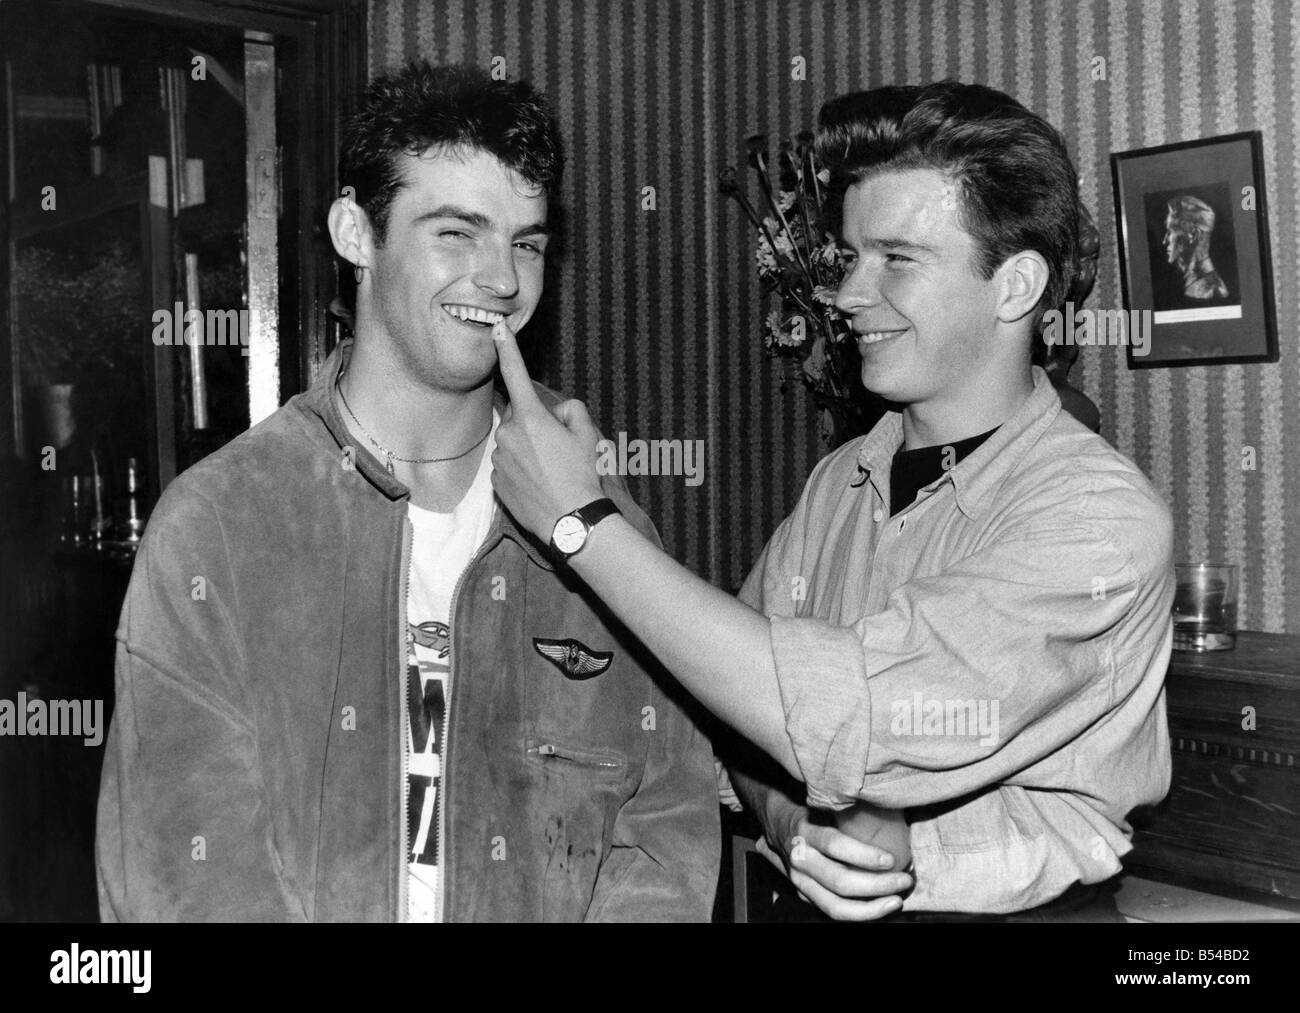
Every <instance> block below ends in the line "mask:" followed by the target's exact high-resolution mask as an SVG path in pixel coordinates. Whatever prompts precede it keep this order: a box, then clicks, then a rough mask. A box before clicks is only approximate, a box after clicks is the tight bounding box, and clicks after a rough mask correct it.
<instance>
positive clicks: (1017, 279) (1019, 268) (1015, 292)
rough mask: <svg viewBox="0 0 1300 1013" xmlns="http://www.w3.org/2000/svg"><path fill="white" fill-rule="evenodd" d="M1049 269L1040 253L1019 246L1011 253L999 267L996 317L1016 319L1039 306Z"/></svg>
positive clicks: (1005, 321) (1012, 321) (1008, 319)
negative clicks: (1018, 251) (1018, 249)
mask: <svg viewBox="0 0 1300 1013" xmlns="http://www.w3.org/2000/svg"><path fill="white" fill-rule="evenodd" d="M1049 274H1050V272H1049V271H1048V268H1047V261H1046V260H1045V259H1044V258H1043V255H1042V254H1041V253H1037V252H1035V251H1034V250H1022V251H1021V252H1020V253H1016V254H1012V255H1011V256H1010V257H1008V258H1007V259H1006V260H1005V261H1003V263H1002V266H1001V267H1000V268H998V286H999V296H998V307H997V310H998V314H997V315H998V319H999V320H1001V321H1002V322H1003V323H1005V324H1010V323H1015V322H1016V321H1017V320H1020V319H1022V318H1023V317H1025V316H1027V315H1028V314H1030V313H1032V312H1033V311H1034V310H1035V309H1036V308H1037V306H1038V301H1039V300H1040V299H1041V298H1042V297H1043V292H1044V290H1045V289H1046V288H1047V279H1048V276H1049Z"/></svg>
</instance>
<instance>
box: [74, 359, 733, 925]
mask: <svg viewBox="0 0 1300 1013" xmlns="http://www.w3.org/2000/svg"><path fill="white" fill-rule="evenodd" d="M350 351H351V344H350V342H345V343H344V344H343V345H341V346H340V347H339V348H338V349H337V350H336V351H335V352H334V354H333V355H331V357H330V358H329V360H327V362H326V363H325V366H324V368H323V370H322V372H321V374H320V380H319V381H318V382H317V383H316V384H315V385H313V387H312V388H311V389H310V390H308V391H306V392H304V393H303V394H300V395H298V396H296V397H294V398H293V399H292V400H291V401H289V403H288V404H286V405H285V406H284V407H282V408H281V409H280V410H279V411H277V412H276V413H275V414H274V415H272V416H271V417H270V418H268V419H267V420H265V421H264V422H262V423H260V424H259V425H257V426H255V427H254V428H253V429H251V430H249V431H248V432H247V433H245V434H243V435H242V436H240V437H239V438H237V439H236V440H234V441H232V442H231V443H230V444H228V445H227V446H226V447H224V448H223V449H221V450H220V451H218V452H216V453H214V454H212V455H211V456H210V457H208V458H206V459H205V460H203V461H201V462H200V463H199V464H197V465H196V466H194V467H193V468H191V469H189V470H188V471H187V472H185V473H184V474H183V475H181V476H180V477H179V478H178V479H177V480H176V481H174V482H173V483H172V484H171V485H170V486H169V487H168V489H167V490H166V492H165V494H164V495H163V497H162V499H161V500H160V502H159V503H158V506H157V508H156V510H155V512H154V514H153V516H152V518H151V519H150V522H149V525H148V529H147V531H146V533H145V536H144V540H143V543H142V545H141V546H140V550H139V554H138V557H137V559H136V562H135V568H134V571H133V573H132V577H131V582H130V588H129V590H128V593H127V598H126V602H125V605H124V607H123V610H122V616H121V621H120V623H119V626H118V630H117V641H118V642H117V649H116V651H117V653H116V710H115V714H114V717H113V721H112V726H111V729H110V731H109V735H108V740H107V746H106V749H107V752H106V757H105V763H104V770H103V775H102V781H101V787H100V797H99V809H98V830H97V835H96V843H95V848H96V867H97V876H98V884H99V897H100V909H101V914H102V917H103V918H104V919H105V920H106V921H127V920H130V921H200V920H202V921H208V920H223V921H401V920H404V919H405V911H406V884H407V876H408V866H407V863H406V861H405V853H406V852H405V849H406V845H405V836H406V830H405V828H406V826H407V814H406V812H405V805H406V803H405V798H404V792H403V780H402V779H403V760H404V755H405V754H404V750H405V741H406V740H405V727H404V726H405V721H406V710H405V708H406V706H407V704H406V700H405V696H404V692H403V691H404V687H405V685H406V683H405V664H406V623H405V599H404V588H405V581H406V572H407V567H408V565H409V551H410V544H411V534H410V526H409V521H408V520H407V502H408V497H409V491H408V490H407V489H406V487H405V486H403V485H402V484H401V483H399V482H398V481H397V480H396V479H395V478H394V477H393V476H391V475H389V474H388V473H387V471H386V470H385V468H384V467H383V465H381V464H380V462H379V461H378V460H376V459H375V458H374V457H373V456H371V455H370V454H369V453H368V452H367V451H366V449H365V448H364V447H360V446H357V447H352V446H351V441H350V439H349V437H348V434H347V430H346V428H345V426H344V424H343V421H342V419H341V417H340V415H339V413H338V410H337V408H336V406H335V401H334V398H333V397H332V385H333V381H334V378H335V376H336V375H337V373H338V371H339V369H340V368H341V366H343V365H345V364H346V359H347V356H348V355H349V354H350ZM540 390H541V391H542V392H543V396H544V397H545V398H546V399H547V400H548V401H550V402H554V401H555V400H556V395H554V394H553V393H551V392H550V391H545V389H544V388H540ZM498 399H499V403H500V404H503V403H504V402H501V401H500V395H498ZM605 483H606V491H607V493H608V495H610V497H611V498H613V499H614V500H615V502H616V503H617V504H618V505H619V507H620V508H621V510H622V511H623V513H624V514H625V515H626V516H628V518H629V519H630V520H631V521H632V523H634V524H635V525H637V526H638V527H639V528H640V529H641V530H642V531H643V532H645V533H646V534H647V535H649V536H650V537H652V538H653V537H655V534H654V529H653V527H652V526H651V524H650V523H649V521H648V519H647V518H646V516H645V515H644V514H643V513H642V512H641V511H640V510H639V509H638V508H637V506H636V504H635V503H634V502H633V501H632V500H631V498H630V496H629V495H628V494H627V492H626V489H625V488H624V487H623V485H622V483H621V482H620V481H619V480H618V479H616V478H606V479H605ZM452 610H453V612H452V636H453V640H452V649H451V665H452V672H451V676H450V677H451V679H452V687H451V692H450V707H451V712H450V722H449V724H450V734H449V736H448V740H447V744H446V750H447V752H446V754H445V756H444V765H445V766H444V771H443V786H444V787H443V790H444V797H443V812H444V819H445V828H444V832H445V838H444V840H445V846H446V851H445V854H444V857H443V861H444V862H445V863H446V872H445V875H444V879H443V882H444V889H445V895H444V897H443V911H444V914H445V918H446V920H448V921H581V920H589V921H594V920H672V921H705V920H707V919H708V918H709V915H710V911H711V909H712V904H713V895H714V889H715V886H716V882H717V875H718V861H719V850H720V834H719V826H718V807H717V795H716V783H715V779H714V767H713V760H712V751H711V748H710V745H709V742H708V740H707V738H706V737H705V736H704V734H703V733H702V732H701V731H700V729H699V727H698V726H697V724H696V723H695V721H694V719H693V718H692V717H691V716H690V710H691V708H690V705H689V704H688V703H686V702H685V701H684V694H682V692H681V691H680V689H679V688H678V687H677V686H676V685H675V684H674V683H673V682H672V680H671V678H670V677H669V676H668V675H667V674H666V673H665V672H664V671H663V670H662V669H661V668H660V667H658V665H657V663H656V662H654V661H653V659H652V658H651V657H650V656H649V655H648V654H647V653H646V652H645V650H644V648H642V647H641V646H640V645H639V644H638V643H637V642H636V641H635V640H634V638H633V637H632V636H631V634H630V633H628V632H627V631H626V630H625V629H624V628H623V627H621V626H620V625H619V624H618V623H617V621H616V620H615V619H614V618H613V617H612V616H611V615H610V614H609V613H608V612H607V611H606V610H605V609H604V608H603V606H601V605H600V603H599V602H598V600H597V599H595V598H594V597H593V596H592V595H591V593H590V591H589V590H587V588H586V587H585V585H583V584H582V583H581V582H580V581H578V580H577V579H576V578H575V577H573V575H572V574H571V573H569V572H567V570H565V569H563V568H562V567H561V568H560V569H557V568H556V566H555V565H554V564H553V563H552V561H551V558H550V556H549V553H548V552H547V550H546V549H545V548H544V547H543V546H542V545H541V544H540V543H538V542H537V541H536V540H535V539H533V538H532V537H531V536H530V535H528V534H527V533H525V532H523V531H522V530H520V529H519V528H518V527H517V526H516V525H515V524H514V523H513V521H512V519H511V518H510V516H509V514H508V513H507V512H506V511H505V510H504V508H502V507H501V506H500V504H498V509H497V511H496V519H495V521H494V523H493V527H492V529H491V532H490V534H489V535H488V537H487V539H486V541H485V542H484V543H483V544H482V545H481V546H480V548H479V550H478V552H477V553H476V555H475V556H474V558H473V560H472V561H471V562H470V564H469V566H468V568H467V569H466V571H465V572H464V574H463V575H462V576H461V579H460V583H459V585H458V588H457V593H456V596H455V598H454V600H453V604H452ZM538 640H551V641H555V640H559V641H573V642H576V643H577V644H579V645H581V646H582V647H583V648H585V649H586V650H587V651H588V652H590V653H592V654H603V653H604V652H610V653H612V655H613V660H612V663H611V664H610V665H609V667H608V668H607V669H605V670H604V671H603V672H601V673H600V674H598V675H596V676H594V677H583V678H576V677H574V676H573V675H571V674H569V673H568V672H567V671H566V670H565V668H564V666H562V665H560V664H557V663H556V662H554V661H552V660H551V659H550V658H549V657H547V656H546V655H544V654H543V653H542V652H541V651H539V650H538V649H537V648H536V642H537V641H538Z"/></svg>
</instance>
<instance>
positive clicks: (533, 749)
mask: <svg viewBox="0 0 1300 1013" xmlns="http://www.w3.org/2000/svg"><path fill="white" fill-rule="evenodd" d="M528 751H529V752H530V753H535V754H537V755H538V756H554V757H555V758H556V759H557V760H565V761H566V762H568V763H576V764H579V765H581V766H583V767H604V768H607V769H611V770H612V769H614V768H615V767H618V766H619V763H618V761H616V760H597V759H594V758H592V757H590V756H586V755H582V754H579V753H575V752H573V751H572V750H569V749H565V748H564V747H563V746H557V745H555V744H554V743H550V742H547V743H543V744H542V745H540V746H529V747H528Z"/></svg>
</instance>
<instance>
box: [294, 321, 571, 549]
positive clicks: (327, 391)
mask: <svg viewBox="0 0 1300 1013" xmlns="http://www.w3.org/2000/svg"><path fill="white" fill-rule="evenodd" d="M354 340H355V339H354V338H345V339H344V340H343V341H340V342H339V343H338V345H337V346H336V347H335V349H334V351H332V352H331V353H330V354H329V356H328V357H326V359H325V362H324V363H323V364H322V365H321V368H320V372H319V373H318V374H317V376H316V380H315V382H314V383H313V384H312V385H311V387H310V388H308V389H307V390H306V391H304V392H303V393H302V394H300V395H299V396H298V397H297V398H295V399H294V400H295V402H296V403H297V407H298V409H299V410H300V411H302V412H304V413H305V414H307V415H310V416H315V417H316V418H318V419H320V421H321V422H322V423H324V425H325V428H326V430H327V431H328V432H329V434H330V436H331V437H332V438H333V440H334V447H333V448H331V451H332V452H339V453H341V452H342V450H343V448H344V447H352V448H353V451H354V455H355V457H354V460H355V464H356V469H357V471H358V472H360V473H361V475H362V476H363V477H364V478H365V479H366V480H367V481H368V482H369V483H370V484H371V485H372V486H374V487H375V488H376V489H378V490H379V491H380V492H381V493H383V494H384V495H385V496H386V497H388V499H389V500H393V501H395V500H408V501H409V499H410V495H411V490H410V489H408V488H407V487H406V486H405V485H403V484H402V483H401V482H399V481H398V480H397V478H396V476H394V475H390V474H389V473H388V469H387V468H386V467H385V466H384V465H383V464H382V463H381V462H380V460H379V459H378V458H377V457H375V456H374V455H373V454H372V453H371V452H370V451H369V450H368V449H367V448H366V447H364V446H362V445H360V444H359V443H358V442H357V441H354V440H353V439H352V435H351V433H349V432H348V427H347V424H346V423H345V422H344V421H343V415H342V413H341V412H340V411H339V401H338V398H337V396H336V395H335V392H334V385H335V383H336V382H337V381H338V378H339V375H340V374H341V373H342V371H343V370H344V369H346V368H347V364H348V362H349V361H350V360H351V358H352V348H353V342H354ZM542 391H545V398H544V399H545V400H546V401H548V402H550V401H558V400H559V398H558V396H557V395H555V394H554V393H553V392H552V391H549V390H546V389H545V388H541V387H540V385H539V393H541V392H542ZM508 405H509V400H508V398H507V397H506V395H505V392H504V391H502V390H501V388H500V387H499V386H498V387H495V388H494V389H493V392H492V406H493V407H494V408H495V409H496V410H497V413H498V414H500V415H504V414H505V410H506V407H507V406H508ZM502 537H505V538H509V539H510V540H511V541H513V542H515V543H517V544H518V545H519V546H520V547H521V548H522V549H523V550H524V552H526V553H527V554H528V556H529V558H530V559H532V561H533V562H534V563H536V564H537V565H538V566H540V567H542V568H543V569H545V570H554V569H555V564H554V563H553V562H552V561H551V559H550V557H549V553H548V551H547V548H546V546H544V545H543V544H542V543H541V542H540V541H538V540H537V539H536V538H534V537H533V536H532V535H530V534H529V533H528V532H527V531H525V530H524V529H523V528H521V527H519V525H518V524H516V523H515V519H514V517H512V516H511V514H510V511H508V510H507V509H506V508H505V505H504V504H503V503H502V502H501V501H500V500H497V509H496V510H495V511H494V514H493V520H492V527H491V528H490V529H489V531H488V535H487V538H486V540H485V541H484V546H485V547H487V546H491V545H492V544H495V542H496V541H497V540H498V539H499V538H502Z"/></svg>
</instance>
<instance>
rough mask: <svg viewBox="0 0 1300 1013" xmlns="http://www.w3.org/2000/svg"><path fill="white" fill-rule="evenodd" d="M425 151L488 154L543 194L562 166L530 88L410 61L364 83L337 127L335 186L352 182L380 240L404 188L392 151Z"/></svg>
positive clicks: (550, 127) (551, 126)
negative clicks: (354, 107)
mask: <svg viewBox="0 0 1300 1013" xmlns="http://www.w3.org/2000/svg"><path fill="white" fill-rule="evenodd" d="M430 148H445V149H447V150H452V151H454V150H457V149H461V150H470V151H472V150H479V151H485V152H487V153H488V154H491V155H495V156H496V157H497V158H498V159H500V160H501V162H502V163H504V164H505V165H506V166H507V167H508V168H510V169H513V170H514V171H515V172H517V173H519V175H520V176H522V177H523V178H524V180H526V181H527V182H528V183H530V184H531V185H533V186H537V187H541V188H543V189H544V190H545V191H546V193H547V195H548V197H551V198H554V197H556V195H557V191H558V189H559V185H560V176H561V174H562V172H563V169H564V152H563V148H562V146H561V143H560V134H559V130H558V129H557V128H556V125H555V121H554V119H553V118H552V116H551V113H550V110H549V108H548V107H547V105H546V100H545V99H544V98H543V97H542V95H541V94H540V93H539V92H537V91H536V90H535V89H534V88H533V87H532V86H531V85H529V84H527V83H525V82H523V81H497V80H493V78H492V76H491V75H490V74H488V73H487V71H485V70H483V69H481V68H479V67H470V66H462V65H448V66H441V67H432V66H430V65H429V63H428V62H427V61H424V60H420V61H412V62H411V63H408V64H407V65H406V66H405V67H403V68H402V69H401V70H399V71H396V72H394V73H392V74H389V75H386V76H384V77H379V78H376V79H375V80H374V81H372V82H371V83H370V85H369V87H368V88H367V89H366V90H365V92H364V94H363V95H362V97H361V102H360V106H359V108H358V109H357V111H356V113H354V114H353V115H352V116H351V117H350V118H349V119H348V121H347V123H346V125H345V127H344V132H343V151H342V154H341V156H340V158H339V185H340V186H350V187H352V189H353V191H354V195H355V196H354V199H355V200H356V202H357V204H358V205H360V206H361V207H362V208H364V209H365V212H366V215H367V216H368V217H369V219H370V222H371V224H372V225H373V227H374V230H375V236H376V239H377V240H378V241H379V242H380V243H381V244H382V243H383V242H384V241H385V240H386V238H387V230H388V220H389V214H390V212H391V210H392V205H393V200H394V199H395V198H396V196H397V194H398V193H399V192H400V191H401V189H402V187H403V186H404V185H405V181H404V179H403V177H402V170H401V165H400V161H399V156H401V155H403V154H405V155H415V156H419V155H422V154H424V153H425V152H426V151H428V150H429V149H430Z"/></svg>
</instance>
